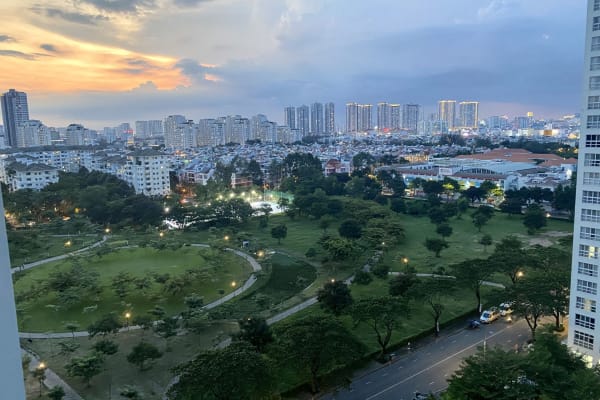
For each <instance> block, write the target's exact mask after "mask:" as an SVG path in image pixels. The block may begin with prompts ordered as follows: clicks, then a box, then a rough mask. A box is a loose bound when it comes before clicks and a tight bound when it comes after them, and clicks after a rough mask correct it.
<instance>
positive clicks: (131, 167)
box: [124, 150, 171, 196]
mask: <svg viewBox="0 0 600 400" xmlns="http://www.w3.org/2000/svg"><path fill="white" fill-rule="evenodd" d="M169 166H170V164H169V156H168V155H166V154H163V153H161V152H158V151H156V150H138V151H134V152H132V153H129V154H128V155H127V165H126V166H125V177H124V179H125V181H127V183H129V184H130V185H131V186H133V188H134V189H135V192H136V193H139V194H145V195H146V196H166V195H167V194H169V193H170V192H171V187H170V181H169Z"/></svg>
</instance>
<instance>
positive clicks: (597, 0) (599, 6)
mask: <svg viewBox="0 0 600 400" xmlns="http://www.w3.org/2000/svg"><path fill="white" fill-rule="evenodd" d="M598 10H600V0H594V11H598Z"/></svg>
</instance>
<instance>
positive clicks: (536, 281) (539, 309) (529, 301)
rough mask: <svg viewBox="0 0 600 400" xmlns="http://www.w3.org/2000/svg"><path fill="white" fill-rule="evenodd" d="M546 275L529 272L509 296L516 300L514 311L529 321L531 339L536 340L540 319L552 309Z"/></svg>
mask: <svg viewBox="0 0 600 400" xmlns="http://www.w3.org/2000/svg"><path fill="white" fill-rule="evenodd" d="M544 275H545V274H544V273H533V272H531V273H528V274H527V276H526V277H524V278H521V279H520V280H519V281H518V282H517V283H516V284H515V285H514V286H513V287H512V288H510V290H509V296H510V298H511V300H513V302H514V303H513V306H512V309H513V312H514V313H515V315H518V316H521V317H523V318H525V321H527V325H528V326H529V329H530V330H531V340H535V333H536V330H537V327H538V323H539V321H540V319H541V318H542V317H543V316H544V315H546V314H547V313H548V312H549V311H550V306H549V301H550V299H549V295H550V293H549V288H548V287H547V281H546V280H545V279H544Z"/></svg>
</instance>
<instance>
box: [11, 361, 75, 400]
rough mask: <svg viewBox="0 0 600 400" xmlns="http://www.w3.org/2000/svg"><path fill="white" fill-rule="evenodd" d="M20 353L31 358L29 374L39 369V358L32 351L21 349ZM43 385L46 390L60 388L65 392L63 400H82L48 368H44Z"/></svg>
mask: <svg viewBox="0 0 600 400" xmlns="http://www.w3.org/2000/svg"><path fill="white" fill-rule="evenodd" d="M21 353H22V354H23V355H25V354H26V355H28V356H29V357H30V358H31V361H30V362H29V366H28V370H29V372H31V373H33V371H35V370H36V369H38V368H39V366H40V363H41V362H42V361H41V360H40V359H39V357H38V356H37V355H36V354H34V353H33V352H32V351H29V350H24V349H21ZM43 383H44V386H46V387H47V388H48V389H52V388H53V387H55V386H60V387H62V388H63V390H64V391H65V397H63V399H64V400H84V399H83V397H81V396H80V395H79V394H77V392H76V391H75V390H73V388H72V387H71V386H69V384H68V383H67V382H65V381H63V380H62V379H61V378H60V377H59V376H58V375H56V373H55V372H54V371H52V370H51V369H50V368H46V373H45V379H44V382H43Z"/></svg>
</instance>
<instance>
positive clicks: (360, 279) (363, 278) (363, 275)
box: [352, 269, 373, 285]
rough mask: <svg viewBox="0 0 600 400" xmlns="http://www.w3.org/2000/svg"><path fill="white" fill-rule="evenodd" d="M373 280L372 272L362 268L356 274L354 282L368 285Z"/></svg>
mask: <svg viewBox="0 0 600 400" xmlns="http://www.w3.org/2000/svg"><path fill="white" fill-rule="evenodd" d="M372 281H373V277H372V276H371V274H370V273H368V272H367V271H363V270H362V269H359V270H358V271H356V273H355V274H354V280H353V281H352V282H353V283H356V284H357V285H368V284H369V283H371V282H372Z"/></svg>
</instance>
